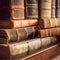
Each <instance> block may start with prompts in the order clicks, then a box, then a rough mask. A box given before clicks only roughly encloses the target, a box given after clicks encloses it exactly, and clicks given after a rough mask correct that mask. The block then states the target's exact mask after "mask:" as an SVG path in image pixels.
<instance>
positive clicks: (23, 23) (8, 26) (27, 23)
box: [0, 19, 38, 29]
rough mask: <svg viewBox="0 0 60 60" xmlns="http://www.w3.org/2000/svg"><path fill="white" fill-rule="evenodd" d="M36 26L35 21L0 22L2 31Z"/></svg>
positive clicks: (36, 22)
mask: <svg viewBox="0 0 60 60" xmlns="http://www.w3.org/2000/svg"><path fill="white" fill-rule="evenodd" d="M37 24H38V20H37V19H27V20H11V21H5V20H3V21H0V28H4V29H14V28H20V27H28V26H36V25H37Z"/></svg>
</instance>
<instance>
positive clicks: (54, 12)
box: [51, 0, 56, 18]
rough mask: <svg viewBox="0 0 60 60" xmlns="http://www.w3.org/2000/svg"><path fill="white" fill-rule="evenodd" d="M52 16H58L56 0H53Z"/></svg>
mask: <svg viewBox="0 0 60 60" xmlns="http://www.w3.org/2000/svg"><path fill="white" fill-rule="evenodd" d="M51 10H52V11H51V17H52V18H55V17H56V0H52V6H51Z"/></svg>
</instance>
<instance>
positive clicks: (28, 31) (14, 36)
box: [0, 26, 36, 44]
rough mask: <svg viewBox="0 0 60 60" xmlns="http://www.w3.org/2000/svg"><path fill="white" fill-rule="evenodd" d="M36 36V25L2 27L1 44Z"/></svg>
mask: <svg viewBox="0 0 60 60" xmlns="http://www.w3.org/2000/svg"><path fill="white" fill-rule="evenodd" d="M34 37H36V26H32V27H25V28H18V29H0V40H1V41H0V44H6V43H10V42H19V41H23V40H26V39H31V38H34Z"/></svg>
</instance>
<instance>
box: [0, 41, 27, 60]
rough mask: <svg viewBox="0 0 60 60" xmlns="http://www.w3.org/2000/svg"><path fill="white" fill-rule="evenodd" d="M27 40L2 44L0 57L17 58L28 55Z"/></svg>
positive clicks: (12, 59) (11, 59) (14, 59)
mask: <svg viewBox="0 0 60 60" xmlns="http://www.w3.org/2000/svg"><path fill="white" fill-rule="evenodd" d="M27 52H28V44H27V42H20V43H11V44H0V59H3V60H4V59H6V60H16V59H20V58H22V57H24V56H26V55H27Z"/></svg>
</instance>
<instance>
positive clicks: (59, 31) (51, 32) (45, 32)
mask: <svg viewBox="0 0 60 60" xmlns="http://www.w3.org/2000/svg"><path fill="white" fill-rule="evenodd" d="M57 35H60V28H59V27H55V28H49V29H38V37H41V38H44V37H48V36H49V37H50V36H57Z"/></svg>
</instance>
